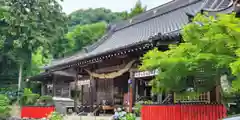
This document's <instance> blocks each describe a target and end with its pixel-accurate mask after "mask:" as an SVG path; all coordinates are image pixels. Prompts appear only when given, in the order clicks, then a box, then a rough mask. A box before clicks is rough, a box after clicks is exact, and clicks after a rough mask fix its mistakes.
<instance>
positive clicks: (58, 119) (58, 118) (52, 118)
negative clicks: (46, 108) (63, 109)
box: [48, 112, 63, 120]
mask: <svg viewBox="0 0 240 120" xmlns="http://www.w3.org/2000/svg"><path fill="white" fill-rule="evenodd" d="M48 119H49V120H63V116H62V115H61V114H59V113H57V112H52V113H51V114H50V115H49V117H48Z"/></svg>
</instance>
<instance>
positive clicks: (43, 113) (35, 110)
mask: <svg viewBox="0 0 240 120" xmlns="http://www.w3.org/2000/svg"><path fill="white" fill-rule="evenodd" d="M54 110H55V107H35V106H33V107H30V106H23V107H22V109H21V118H35V119H39V118H46V117H47V116H48V115H50V114H51V113H52V112H54Z"/></svg>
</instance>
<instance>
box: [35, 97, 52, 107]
mask: <svg viewBox="0 0 240 120" xmlns="http://www.w3.org/2000/svg"><path fill="white" fill-rule="evenodd" d="M37 105H38V106H53V105H54V103H53V98H52V96H41V97H40V98H39V100H38V102H37Z"/></svg>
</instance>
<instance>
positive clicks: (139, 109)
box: [134, 100, 152, 116]
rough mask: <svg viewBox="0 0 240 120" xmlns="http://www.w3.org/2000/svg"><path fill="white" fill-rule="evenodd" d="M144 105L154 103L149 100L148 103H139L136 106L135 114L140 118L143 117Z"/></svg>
mask: <svg viewBox="0 0 240 120" xmlns="http://www.w3.org/2000/svg"><path fill="white" fill-rule="evenodd" d="M143 104H152V101H150V100H148V101H139V102H137V103H136V104H135V106H134V108H135V110H134V113H135V114H136V115H137V116H140V115H141V108H142V105H143Z"/></svg>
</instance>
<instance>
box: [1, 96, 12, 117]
mask: <svg viewBox="0 0 240 120" xmlns="http://www.w3.org/2000/svg"><path fill="white" fill-rule="evenodd" d="M9 106H10V100H9V99H8V97H7V96H6V95H2V94H0V119H1V120H5V119H7V118H8V117H10V111H11V108H10V107H9Z"/></svg>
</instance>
